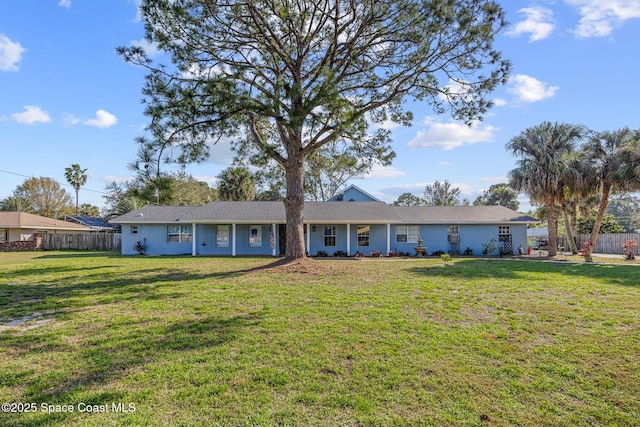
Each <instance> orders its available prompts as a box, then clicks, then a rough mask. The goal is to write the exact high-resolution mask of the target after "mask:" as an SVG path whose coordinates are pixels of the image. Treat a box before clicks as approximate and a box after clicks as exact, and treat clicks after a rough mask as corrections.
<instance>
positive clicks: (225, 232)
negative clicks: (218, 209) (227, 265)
mask: <svg viewBox="0 0 640 427" xmlns="http://www.w3.org/2000/svg"><path fill="white" fill-rule="evenodd" d="M216 246H217V247H219V248H228V247H229V226H228V225H219V226H217V227H216Z"/></svg>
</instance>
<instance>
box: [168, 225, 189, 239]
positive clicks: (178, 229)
mask: <svg viewBox="0 0 640 427" xmlns="http://www.w3.org/2000/svg"><path fill="white" fill-rule="evenodd" d="M167 240H168V241H169V243H187V242H190V241H191V226H190V225H169V226H168V227H167Z"/></svg>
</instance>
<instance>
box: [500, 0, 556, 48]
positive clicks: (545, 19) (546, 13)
mask: <svg viewBox="0 0 640 427" xmlns="http://www.w3.org/2000/svg"><path fill="white" fill-rule="evenodd" d="M518 13H520V14H524V15H526V19H525V20H524V21H520V22H518V23H517V24H516V26H515V27H513V28H512V29H511V30H509V31H507V33H506V34H507V35H509V36H513V37H517V36H520V35H522V34H530V36H529V43H533V42H537V41H539V40H543V39H546V38H547V37H549V35H550V34H551V32H552V31H553V29H554V28H555V25H554V24H553V11H551V10H550V9H547V8H544V7H525V8H523V9H520V10H519V11H518Z"/></svg>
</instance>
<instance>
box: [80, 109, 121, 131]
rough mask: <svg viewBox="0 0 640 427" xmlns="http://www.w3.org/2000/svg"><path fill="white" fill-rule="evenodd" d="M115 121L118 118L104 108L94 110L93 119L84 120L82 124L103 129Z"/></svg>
mask: <svg viewBox="0 0 640 427" xmlns="http://www.w3.org/2000/svg"><path fill="white" fill-rule="evenodd" d="M117 122H118V119H117V118H116V116H114V115H113V114H111V113H109V112H107V111H104V110H98V111H96V118H95V119H89V120H85V121H84V122H82V124H84V125H87V126H95V127H98V128H101V129H104V128H108V127H111V126H113V125H115V124H116V123H117Z"/></svg>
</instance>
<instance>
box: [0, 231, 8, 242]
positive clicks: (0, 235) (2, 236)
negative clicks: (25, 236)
mask: <svg viewBox="0 0 640 427" xmlns="http://www.w3.org/2000/svg"><path fill="white" fill-rule="evenodd" d="M7 231H8V230H7V229H6V228H0V243H4V242H6V241H7V240H9V237H8V236H7V235H8V233H7Z"/></svg>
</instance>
